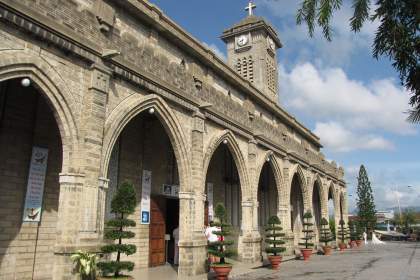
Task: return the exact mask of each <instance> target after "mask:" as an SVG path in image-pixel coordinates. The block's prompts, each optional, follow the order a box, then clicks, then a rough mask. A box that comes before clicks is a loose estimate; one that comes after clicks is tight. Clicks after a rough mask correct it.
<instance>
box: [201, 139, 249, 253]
mask: <svg viewBox="0 0 420 280" xmlns="http://www.w3.org/2000/svg"><path fill="white" fill-rule="evenodd" d="M205 187H206V193H207V202H206V205H208V206H207V207H208V209H207V210H206V211H205V212H207V215H208V217H209V218H208V219H209V221H211V220H212V219H213V218H214V215H213V209H214V207H215V206H216V204H217V203H223V204H224V206H225V207H226V212H227V220H228V222H229V223H230V224H231V225H232V231H231V233H232V235H231V237H230V238H232V239H233V240H234V241H235V246H236V247H237V246H238V238H239V234H240V227H241V218H242V217H241V216H242V211H241V201H242V192H241V181H240V178H239V172H238V168H237V164H236V162H235V159H234V156H233V154H232V152H231V148H230V143H228V140H226V139H225V140H224V141H223V142H222V143H221V144H220V145H219V146H218V147H217V148H216V150H215V151H214V153H213V155H212V156H211V159H210V162H209V165H208V168H207V173H206V183H205Z"/></svg>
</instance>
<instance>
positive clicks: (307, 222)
mask: <svg viewBox="0 0 420 280" xmlns="http://www.w3.org/2000/svg"><path fill="white" fill-rule="evenodd" d="M312 218H313V216H312V214H311V212H310V211H308V212H306V213H305V214H304V215H303V223H302V224H303V230H302V232H303V234H304V237H302V239H303V242H300V243H299V245H301V246H305V249H310V248H312V247H313V246H314V243H313V242H312V238H313V232H314V230H313V229H312V226H313V225H314V224H313V223H312V222H311V220H312Z"/></svg>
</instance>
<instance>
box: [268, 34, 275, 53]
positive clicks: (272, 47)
mask: <svg viewBox="0 0 420 280" xmlns="http://www.w3.org/2000/svg"><path fill="white" fill-rule="evenodd" d="M267 42H268V46H269V47H270V49H271V50H272V51H274V50H275V49H276V44H275V43H274V41H273V39H271V38H270V37H267Z"/></svg>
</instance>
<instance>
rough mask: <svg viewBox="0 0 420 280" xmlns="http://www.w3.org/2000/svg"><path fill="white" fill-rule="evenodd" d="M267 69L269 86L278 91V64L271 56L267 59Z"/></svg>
mask: <svg viewBox="0 0 420 280" xmlns="http://www.w3.org/2000/svg"><path fill="white" fill-rule="evenodd" d="M266 69H267V85H268V88H269V89H270V90H271V91H273V92H274V93H275V92H276V91H277V77H276V65H275V64H274V61H273V60H272V59H271V58H270V57H267V59H266Z"/></svg>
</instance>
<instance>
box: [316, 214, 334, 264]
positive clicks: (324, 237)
mask: <svg viewBox="0 0 420 280" xmlns="http://www.w3.org/2000/svg"><path fill="white" fill-rule="evenodd" d="M320 224H321V232H320V238H319V242H322V243H324V246H322V249H323V250H324V255H325V256H329V255H331V246H330V245H329V242H331V241H332V240H333V237H332V234H331V231H330V225H329V222H328V220H327V219H325V218H322V219H321V223H320Z"/></svg>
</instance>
